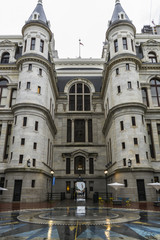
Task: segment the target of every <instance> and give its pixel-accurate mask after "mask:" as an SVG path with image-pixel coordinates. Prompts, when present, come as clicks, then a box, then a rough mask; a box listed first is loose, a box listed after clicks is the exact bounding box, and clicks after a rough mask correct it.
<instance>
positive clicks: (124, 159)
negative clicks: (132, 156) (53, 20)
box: [123, 158, 127, 167]
mask: <svg viewBox="0 0 160 240" xmlns="http://www.w3.org/2000/svg"><path fill="white" fill-rule="evenodd" d="M123 166H124V167H125V166H127V163H126V158H123Z"/></svg>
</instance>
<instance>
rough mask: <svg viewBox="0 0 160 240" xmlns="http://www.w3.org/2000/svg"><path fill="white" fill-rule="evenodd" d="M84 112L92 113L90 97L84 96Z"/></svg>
mask: <svg viewBox="0 0 160 240" xmlns="http://www.w3.org/2000/svg"><path fill="white" fill-rule="evenodd" d="M84 110H85V111H90V95H85V96H84Z"/></svg>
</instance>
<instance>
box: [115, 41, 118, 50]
mask: <svg viewBox="0 0 160 240" xmlns="http://www.w3.org/2000/svg"><path fill="white" fill-rule="evenodd" d="M114 51H115V52H118V40H117V39H116V40H114Z"/></svg>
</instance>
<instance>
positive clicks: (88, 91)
mask: <svg viewBox="0 0 160 240" xmlns="http://www.w3.org/2000/svg"><path fill="white" fill-rule="evenodd" d="M84 92H85V93H90V90H89V87H87V86H86V85H84Z"/></svg>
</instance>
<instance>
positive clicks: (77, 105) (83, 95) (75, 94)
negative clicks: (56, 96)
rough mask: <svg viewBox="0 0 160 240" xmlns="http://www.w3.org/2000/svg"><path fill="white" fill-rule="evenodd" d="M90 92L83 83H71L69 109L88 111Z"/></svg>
mask: <svg viewBox="0 0 160 240" xmlns="http://www.w3.org/2000/svg"><path fill="white" fill-rule="evenodd" d="M90 101H91V94H90V89H89V87H88V86H87V85H86V84H84V83H76V84H74V85H72V87H71V88H70V91H69V111H90Z"/></svg>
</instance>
